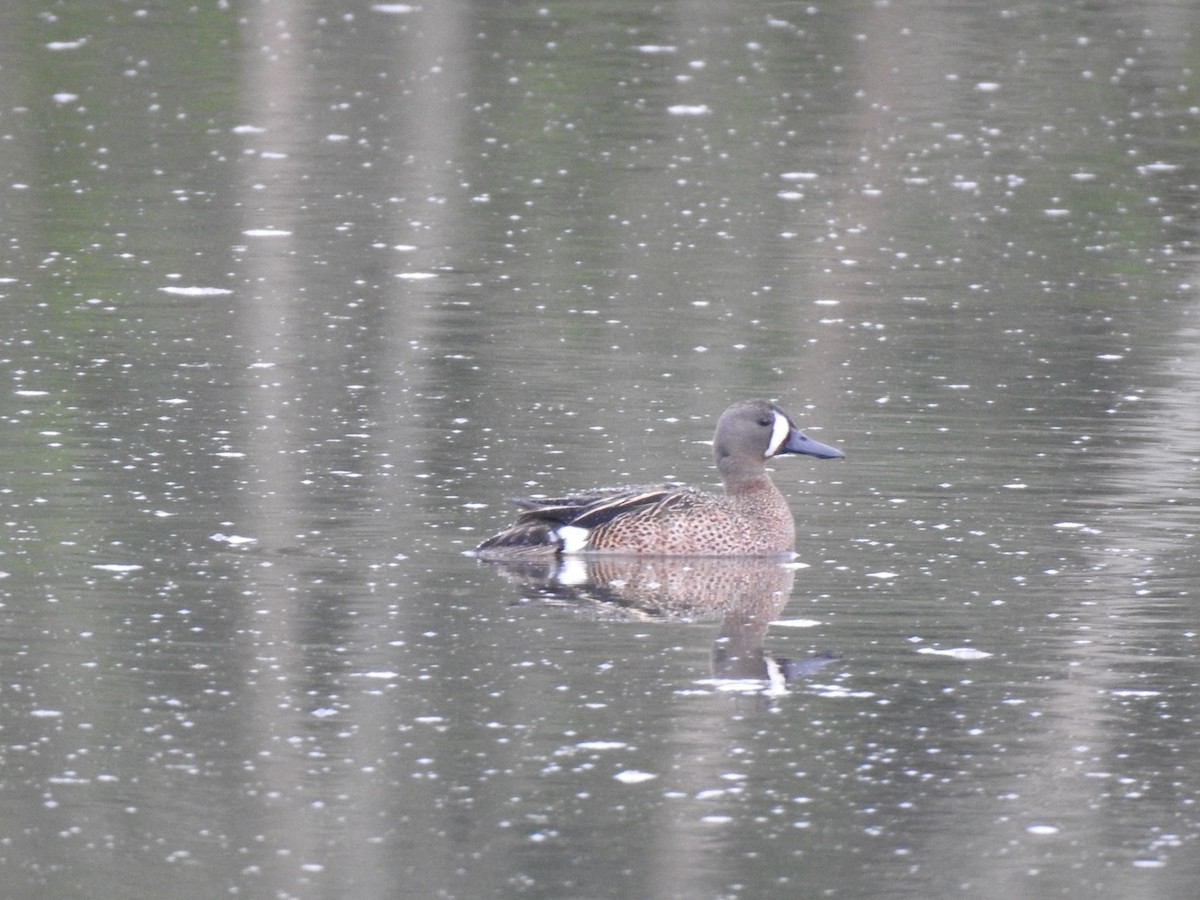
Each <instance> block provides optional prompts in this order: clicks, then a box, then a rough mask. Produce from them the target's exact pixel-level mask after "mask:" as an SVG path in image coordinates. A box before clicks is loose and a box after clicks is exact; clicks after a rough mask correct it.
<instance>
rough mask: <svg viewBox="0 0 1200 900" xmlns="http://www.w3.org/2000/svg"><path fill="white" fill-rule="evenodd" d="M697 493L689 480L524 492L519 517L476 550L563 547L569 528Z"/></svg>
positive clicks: (493, 552) (588, 526)
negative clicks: (550, 493) (562, 493)
mask: <svg viewBox="0 0 1200 900" xmlns="http://www.w3.org/2000/svg"><path fill="white" fill-rule="evenodd" d="M692 493H695V492H694V491H693V489H692V488H688V487H685V486H683V485H679V484H658V485H637V486H629V487H616V488H599V489H597V490H594V491H588V492H586V493H581V494H573V495H570V496H567V497H545V498H542V497H536V498H527V497H526V498H518V499H516V500H514V501H513V502H515V503H516V505H517V506H519V507H520V508H521V509H522V512H521V514H520V515H519V516H518V517H517V521H516V522H514V523H513V524H512V525H511V526H510V527H509V528H507V529H506V530H504V531H502V532H501V533H500V534H497V535H495V536H494V537H490V538H488V539H487V540H486V541H484V542H483V543H482V544H480V545H479V546H478V547H477V548H476V554H477V555H479V556H483V557H487V556H495V557H501V556H503V557H513V556H518V557H519V556H530V555H538V554H545V553H559V552H561V551H562V550H563V549H564V545H565V538H564V533H563V529H564V528H568V527H569V528H574V529H581V530H583V531H585V532H586V531H590V530H592V529H594V528H597V527H599V526H601V525H603V524H605V523H606V522H611V521H612V520H613V519H616V518H619V517H621V516H629V515H637V514H643V513H646V512H648V511H650V510H652V509H653V508H654V507H661V506H668V505H673V504H674V503H676V502H679V500H680V498H681V497H682V496H685V495H690V494H692ZM578 533H579V532H578V531H576V532H575V534H578Z"/></svg>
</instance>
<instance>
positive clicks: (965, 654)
mask: <svg viewBox="0 0 1200 900" xmlns="http://www.w3.org/2000/svg"><path fill="white" fill-rule="evenodd" d="M917 652H918V653H928V654H929V655H931V656H948V657H950V658H951V659H987V658H988V657H989V656H993V655H994V654H991V653H988V652H987V651H986V650H976V649H975V648H974V647H948V648H946V649H945V650H939V649H936V648H934V647H920V648H918V650H917Z"/></svg>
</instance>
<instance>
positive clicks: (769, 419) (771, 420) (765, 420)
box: [758, 416, 775, 428]
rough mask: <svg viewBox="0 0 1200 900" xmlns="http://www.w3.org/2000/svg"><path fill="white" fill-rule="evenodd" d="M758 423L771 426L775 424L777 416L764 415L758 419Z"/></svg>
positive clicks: (766, 426)
mask: <svg viewBox="0 0 1200 900" xmlns="http://www.w3.org/2000/svg"><path fill="white" fill-rule="evenodd" d="M758 424H759V425H761V426H762V427H763V428H770V427H771V426H772V425H774V424H775V417H774V416H763V417H762V418H760V419H759V420H758Z"/></svg>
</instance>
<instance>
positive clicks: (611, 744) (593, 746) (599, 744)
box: [575, 741, 629, 750]
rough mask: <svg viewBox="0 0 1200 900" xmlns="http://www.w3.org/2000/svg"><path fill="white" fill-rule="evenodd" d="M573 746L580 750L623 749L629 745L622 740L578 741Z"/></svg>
mask: <svg viewBox="0 0 1200 900" xmlns="http://www.w3.org/2000/svg"><path fill="white" fill-rule="evenodd" d="M575 746H576V747H578V748H579V749H580V750H624V749H625V748H626V747H628V746H629V745H628V744H626V743H625V742H624V741H580V742H579V743H578V744H576V745H575Z"/></svg>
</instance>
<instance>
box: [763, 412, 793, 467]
mask: <svg viewBox="0 0 1200 900" xmlns="http://www.w3.org/2000/svg"><path fill="white" fill-rule="evenodd" d="M791 430H792V424H791V423H790V422H789V421H788V420H787V416H783V415H780V414H779V413H775V424H774V425H773V426H772V427H771V443H769V444H767V452H766V453H765V454H764V455H765V456H767V457H772V456H774V455H775V454H776V453H778V452H779V448H780V447H782V446H783V442H784V441H786V440H787V436H788V432H789V431H791Z"/></svg>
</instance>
